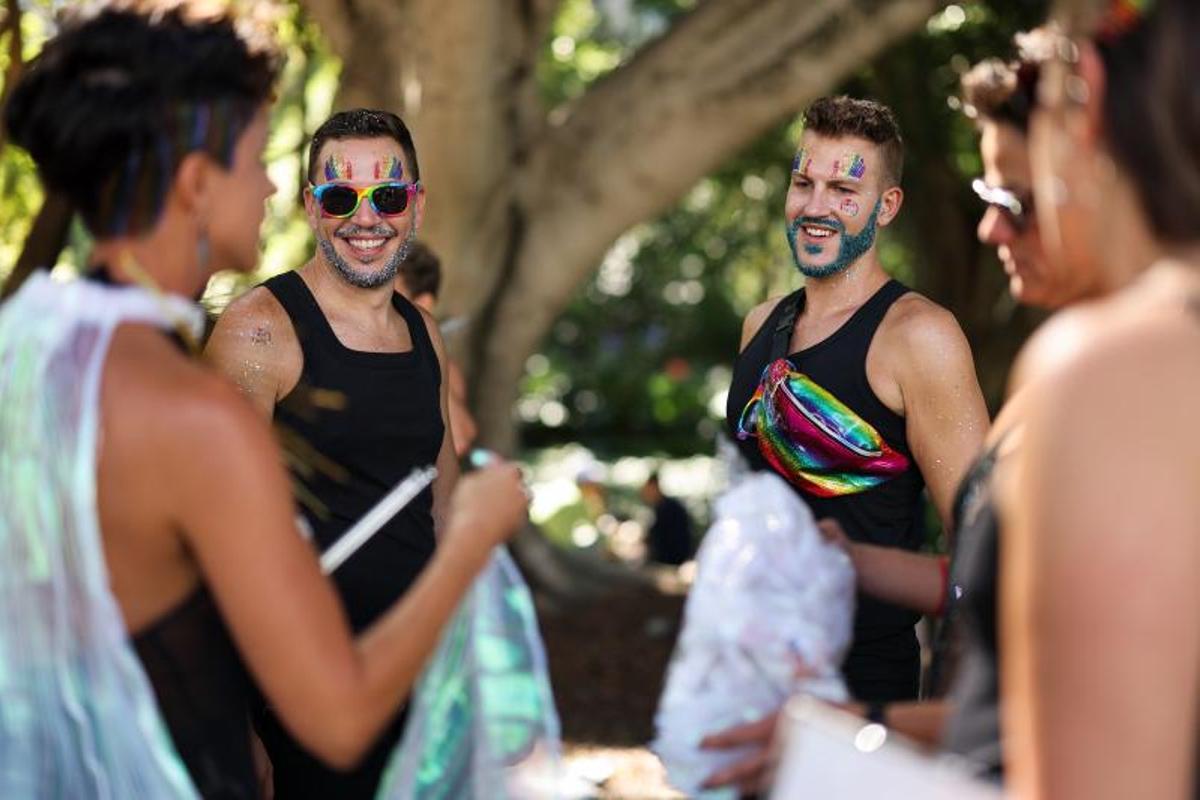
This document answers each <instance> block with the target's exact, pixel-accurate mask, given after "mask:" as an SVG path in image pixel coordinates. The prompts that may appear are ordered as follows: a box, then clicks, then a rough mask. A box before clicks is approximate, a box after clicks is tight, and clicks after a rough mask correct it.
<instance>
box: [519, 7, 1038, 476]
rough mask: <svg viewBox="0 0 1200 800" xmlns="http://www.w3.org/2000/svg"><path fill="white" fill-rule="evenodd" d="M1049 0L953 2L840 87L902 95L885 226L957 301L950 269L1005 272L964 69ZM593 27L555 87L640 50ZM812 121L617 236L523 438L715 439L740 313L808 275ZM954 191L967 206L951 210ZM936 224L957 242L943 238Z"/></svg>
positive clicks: (895, 99) (530, 385) (551, 61)
mask: <svg viewBox="0 0 1200 800" xmlns="http://www.w3.org/2000/svg"><path fill="white" fill-rule="evenodd" d="M633 7H634V10H635V11H636V12H637V14H639V15H641V14H656V13H661V14H663V15H664V16H665V17H667V18H669V17H670V16H671V15H673V14H677V13H680V12H681V11H682V10H683V4H681V3H675V2H662V3H634V5H633ZM1044 14H1045V3H1043V2H1033V1H1032V0H1030V1H1029V2H1025V1H1024V0H1014V2H1010V3H1008V4H1005V7H1004V8H1003V9H999V10H998V8H997V6H995V5H988V4H986V3H983V2H971V3H964V4H962V5H958V6H951V7H949V8H948V9H947V10H946V11H945V12H943V13H941V14H939V15H937V16H936V17H934V18H933V19H932V20H931V21H930V23H929V25H928V26H927V27H926V29H925V30H924V31H923V32H921V33H920V34H918V35H916V36H914V37H912V38H911V39H910V40H908V41H907V42H905V43H903V44H901V45H900V46H898V47H897V48H894V49H893V51H892V52H890V53H888V54H886V55H885V56H884V57H883V58H882V59H880V60H879V61H878V62H877V63H876V64H874V65H871V66H868V67H867V68H865V69H863V70H862V71H861V72H860V74H858V75H856V76H855V77H854V78H853V79H852V80H850V81H848V82H847V84H846V85H845V86H844V87H842V91H844V92H847V93H850V94H855V95H858V96H870V97H874V98H876V99H879V100H881V101H883V102H885V103H887V104H888V105H890V106H892V107H893V108H895V109H896V111H897V114H898V116H899V117H900V122H901V127H902V129H903V130H904V131H905V137H906V140H907V143H908V151H909V158H908V164H907V170H908V172H907V177H906V180H905V185H906V188H907V197H906V208H905V211H904V213H903V214H902V215H901V218H900V224H899V225H897V226H894V227H893V228H892V229H890V230H888V231H887V232H885V233H884V234H883V236H882V237H881V244H880V255H881V258H882V260H883V262H884V266H885V267H886V268H887V269H888V270H889V272H891V273H892V274H894V275H896V276H897V277H899V278H900V279H901V280H904V281H906V282H908V283H910V284H912V285H915V286H917V287H919V288H921V289H923V290H926V291H928V292H929V293H930V294H932V295H933V296H934V297H935V299H939V300H941V301H942V302H947V303H949V304H950V305H951V308H952V309H954V310H956V311H959V310H960V309H959V308H956V307H955V302H956V301H960V300H961V299H962V298H955V297H951V296H948V294H949V290H948V289H947V288H946V286H945V284H947V283H948V282H947V281H946V280H944V279H943V273H944V272H945V271H953V270H962V271H964V272H969V273H971V274H975V273H978V272H980V271H984V272H988V274H992V273H994V274H996V275H999V273H998V271H997V270H995V269H994V265H992V264H990V263H983V264H981V263H980V262H984V261H987V260H988V259H989V258H990V254H988V253H985V252H983V251H982V250H981V248H979V247H978V245H977V244H976V243H975V239H974V226H975V221H976V219H977V214H978V209H977V206H976V205H975V204H973V201H972V199H971V195H970V193H969V190H968V189H967V186H968V183H969V181H968V180H967V178H968V177H971V176H974V175H977V174H978V172H979V170H980V166H979V161H978V153H977V149H976V147H977V145H976V140H975V134H974V131H973V128H972V126H971V124H970V123H969V122H968V121H967V120H965V119H964V118H963V117H962V115H961V114H960V113H959V112H958V111H957V110H956V109H955V107H954V99H955V97H956V94H957V91H958V81H959V77H960V75H961V73H962V72H963V71H965V69H967V68H968V66H969V65H970V64H971V63H974V62H975V61H977V60H979V59H982V58H984V57H987V56H995V55H1001V56H1004V55H1009V54H1011V46H1010V41H1011V38H1012V35H1013V34H1014V33H1015V32H1016V31H1018V30H1021V29H1023V28H1028V27H1030V26H1032V25H1034V24H1036V23H1037V22H1038V21H1039V20H1040V19H1041V18H1043V16H1044ZM602 27H603V26H602V24H601V19H600V17H599V15H598V14H597V13H596V11H595V10H594V8H593V6H592V4H591V3H589V2H587V0H568V2H566V3H565V4H564V6H563V13H562V15H561V16H560V18H559V20H558V21H557V23H556V25H555V28H554V34H553V36H552V41H553V40H554V37H560V36H569V37H572V38H573V40H575V41H576V42H577V41H578V40H579V39H580V38H582V37H588V36H592V35H594V34H595V33H596V32H597V31H599V30H601V29H602ZM634 27H637V26H634ZM586 41H587V43H588V44H587V48H581V46H580V45H579V44H575V45H574V47H573V49H572V48H567V47H565V46H563V47H562V48H561V52H557V51H554V49H553V45H551V52H550V54H549V55H548V56H547V63H544V64H543V87H544V91H545V93H546V95H547V96H548V97H550V98H552V99H562V98H570V97H573V96H577V95H578V94H579V93H581V92H582V91H583V90H584V89H586V87H587V85H588V84H589V83H590V82H591V81H593V80H595V79H596V78H597V77H598V75H599V74H601V73H602V72H604V71H605V70H603V69H597V64H599V60H598V57H597V56H595V55H586V54H588V53H593V50H592V49H589V48H599V52H602V53H603V54H604V55H605V58H607V59H608V62H606V63H611V64H616V63H620V61H621V60H622V59H623V58H625V57H627V56H628V52H629V51H628V49H627V46H626V45H624V44H622V42H621V40H619V39H616V38H614V37H611V36H610V37H608V38H598V39H587V40H586ZM609 68H611V67H609ZM799 132H800V128H799V125H798V121H797V120H793V121H791V122H789V123H787V124H784V125H781V126H779V127H777V128H776V129H774V130H772V131H771V132H769V133H768V134H767V135H765V136H764V137H763V138H762V139H760V140H759V141H758V142H757V143H755V144H754V145H752V146H751V147H750V148H748V149H747V150H746V151H745V152H743V153H741V154H740V155H738V156H737V157H736V158H734V159H733V160H732V161H731V162H730V163H728V164H727V165H725V166H724V167H723V168H721V169H720V170H719V171H717V172H716V173H714V174H713V175H710V176H709V177H707V178H705V179H704V180H702V181H701V182H700V183H699V184H698V185H697V186H696V187H695V188H694V189H693V190H692V191H691V192H690V193H689V194H688V196H687V197H686V198H685V199H684V201H683V202H682V203H681V204H680V205H679V207H677V208H676V209H674V210H672V211H669V212H668V213H666V214H665V215H663V216H662V217H661V218H659V219H657V220H654V221H652V222H648V223H645V224H643V225H640V226H638V227H637V228H635V229H633V230H631V231H629V232H628V233H627V234H626V235H625V236H624V237H622V239H621V240H620V241H618V242H617V244H616V245H615V246H614V247H613V249H612V251H611V252H610V253H609V254H608V256H607V257H606V259H605V261H604V262H603V263H602V264H601V265H600V267H599V269H598V271H597V274H596V277H595V279H594V280H592V281H590V282H589V283H588V284H587V285H586V286H585V287H584V288H583V289H582V290H581V291H580V292H579V294H578V296H577V297H576V298H575V300H574V301H573V302H572V304H571V306H570V307H569V309H568V310H567V312H566V313H565V314H564V315H563V317H562V319H560V320H559V322H558V323H557V324H556V325H555V326H554V328H553V330H552V332H551V334H550V336H549V337H548V338H547V340H546V341H545V343H544V345H543V347H542V349H541V352H540V353H538V354H536V355H535V356H533V357H532V358H530V359H529V363H528V364H527V374H526V377H525V380H524V383H523V399H522V400H521V402H520V404H519V407H518V409H517V410H518V414H519V415H520V418H521V420H522V421H523V422H524V423H525V424H524V429H523V438H524V442H525V443H526V445H529V446H535V447H536V446H545V445H550V444H555V443H560V442H567V441H577V442H581V443H583V444H585V445H587V446H589V447H591V448H593V449H595V450H596V451H597V452H599V453H607V454H610V455H611V454H617V453H646V452H665V453H669V454H674V455H679V454H685V453H695V452H698V451H702V450H707V449H710V448H711V446H712V440H713V438H714V436H715V435H716V434H717V433H718V431H719V430H720V429H721V428H722V427H723V417H724V395H725V391H726V389H727V386H728V381H729V368H730V365H731V364H732V362H733V359H734V356H735V354H736V351H737V343H738V341H739V339H740V331H741V320H742V318H743V316H744V315H745V313H746V312H747V311H748V310H749V309H750V308H752V307H753V306H754V305H755V304H757V303H759V302H761V301H763V300H766V299H767V298H768V297H771V296H775V295H779V294H782V293H785V292H787V291H790V290H791V289H792V288H794V287H795V286H798V285H799V283H800V280H799V276H798V275H797V273H796V272H795V270H794V268H793V267H792V265H791V257H790V255H789V254H788V252H787V245H786V240H785V237H784V223H783V213H782V211H783V202H784V196H785V194H786V191H787V182H788V166H789V164H790V161H791V158H792V155H793V152H794V147H795V141H796V139H797V138H798V135H799ZM935 178H936V180H935ZM947 206H952V207H954V208H956V209H957V212H956V213H957V216H955V217H953V218H950V217H949V216H948V215H946V214H944V213H943V212H944V210H945V208H946V207H947ZM964 209H965V211H964ZM938 225H942V226H943V227H942V228H941V229H939V228H938V227H937V226H938ZM931 239H939V240H941V239H944V240H946V242H949V243H953V244H954V245H955V247H957V250H956V249H953V248H950V247H947V246H942V245H941V244H940V243H939V244H938V245H937V246H931ZM960 250H963V251H965V252H962V253H960V252H959V251H960ZM949 283H952V282H949ZM985 311H986V309H985ZM991 318H992V317H991V316H988V319H989V320H990V319H991ZM968 330H969V331H970V326H968Z"/></svg>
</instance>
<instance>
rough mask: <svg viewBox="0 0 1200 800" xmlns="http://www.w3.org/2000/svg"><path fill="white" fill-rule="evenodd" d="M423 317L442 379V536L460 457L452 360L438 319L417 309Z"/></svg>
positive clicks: (436, 522)
mask: <svg viewBox="0 0 1200 800" xmlns="http://www.w3.org/2000/svg"><path fill="white" fill-rule="evenodd" d="M417 310H418V311H420V312H421V318H422V319H423V320H424V321H425V330H427V331H428V332H429V341H431V342H432V343H433V349H434V352H435V353H437V359H438V367H439V368H440V370H441V375H442V380H441V386H440V388H439V395H440V398H441V399H440V403H441V407H442V422H443V424H444V426H445V430H444V432H443V433H442V446H441V449H439V450H438V457H437V470H438V476H437V478H436V479H435V480H434V481H433V529H434V531H435V532H436V533H437V535H438V537H439V538H440V537H441V534H442V530H443V529H444V527H445V522H446V509H447V507H448V504H449V501H450V493H451V492H452V491H454V484H456V483H457V482H458V474H459V467H458V456H457V455H456V454H455V452H454V434H453V430H452V427H453V426H452V425H451V424H450V380H449V374H450V371H449V359H448V358H447V357H446V345H445V343H444V342H443V341H442V334H441V331H440V330H438V325H437V320H435V319H434V318H433V315H432V314H430V313H429V312H428V311H426V310H424V309H422V308H418V309H417Z"/></svg>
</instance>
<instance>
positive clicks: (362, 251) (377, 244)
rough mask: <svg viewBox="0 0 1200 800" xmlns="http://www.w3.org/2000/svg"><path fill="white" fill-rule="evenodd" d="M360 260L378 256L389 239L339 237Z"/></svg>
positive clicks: (379, 237)
mask: <svg viewBox="0 0 1200 800" xmlns="http://www.w3.org/2000/svg"><path fill="white" fill-rule="evenodd" d="M339 238H341V240H342V241H343V242H345V243H346V245H347V246H348V247H349V248H350V249H351V250H352V251H353V252H354V254H355V255H356V256H358V257H360V258H371V257H372V256H376V255H379V253H380V252H381V251H382V250H383V248H384V245H386V244H387V243H388V239H389V238H390V237H387V236H371V237H359V236H343V237H339Z"/></svg>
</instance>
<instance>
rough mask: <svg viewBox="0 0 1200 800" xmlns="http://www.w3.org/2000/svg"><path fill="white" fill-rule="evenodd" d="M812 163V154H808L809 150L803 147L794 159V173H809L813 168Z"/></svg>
mask: <svg viewBox="0 0 1200 800" xmlns="http://www.w3.org/2000/svg"><path fill="white" fill-rule="evenodd" d="M812 163H813V160H812V156H810V155H809V154H808V151H807V150H805V149H804V148H803V147H801V148H800V150H799V151H798V152H797V153H796V156H795V158H793V159H792V173H793V174H797V173H807V172H808V171H809V170H811V169H812Z"/></svg>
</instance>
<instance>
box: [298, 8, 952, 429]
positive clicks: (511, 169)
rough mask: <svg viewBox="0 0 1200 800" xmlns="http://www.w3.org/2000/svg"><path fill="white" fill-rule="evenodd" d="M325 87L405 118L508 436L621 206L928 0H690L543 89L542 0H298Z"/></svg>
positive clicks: (471, 371)
mask: <svg viewBox="0 0 1200 800" xmlns="http://www.w3.org/2000/svg"><path fill="white" fill-rule="evenodd" d="M305 3H306V6H307V8H308V10H309V12H310V13H311V14H312V16H313V18H314V19H316V20H317V21H318V22H319V23H320V24H321V25H322V27H323V28H324V30H325V33H326V35H327V36H328V38H329V41H330V43H331V45H332V47H333V48H334V50H335V52H337V53H338V54H339V56H340V57H341V58H342V59H343V62H344V71H343V78H342V86H341V93H340V96H339V100H338V105H339V106H340V107H350V106H353V105H374V106H382V107H386V108H391V109H394V110H396V111H397V112H398V113H400V114H401V115H402V116H403V117H404V119H405V120H406V122H408V123H409V124H410V126H411V127H412V128H413V132H414V137H415V139H416V141H417V147H418V152H419V160H420V164H421V178H422V182H423V183H424V184H425V186H426V187H427V192H428V208H427V214H426V220H427V221H426V224H425V228H424V230H423V231H422V237H423V238H425V239H426V240H427V241H428V242H429V243H430V244H431V245H432V246H433V247H434V249H435V250H436V251H437V252H438V253H439V254H440V255H441V257H442V261H443V264H444V265H445V266H446V267H447V280H446V288H445V292H444V295H445V296H444V298H443V305H444V307H445V308H446V309H447V310H449V311H450V312H451V313H453V314H465V315H467V316H468V317H469V320H470V324H469V326H468V328H467V333H466V335H465V336H463V337H461V340H459V341H454V342H451V347H452V349H453V350H454V352H455V353H456V354H457V355H458V357H459V358H461V359H463V360H464V362H465V364H464V365H465V366H466V372H467V374H468V375H470V376H472V380H471V389H472V397H473V401H474V402H473V405H474V406H475V409H476V412H477V414H478V419H479V422H480V428H481V439H482V441H483V442H484V443H486V444H489V445H491V446H494V447H497V448H498V449H501V450H504V451H509V450H511V449H512V447H513V446H514V445H515V429H514V423H513V419H512V414H511V407H512V403H513V401H514V400H515V399H516V397H517V391H518V384H519V381H520V379H521V376H522V374H523V370H524V364H525V361H526V359H527V358H528V356H529V355H530V354H531V353H532V352H534V350H535V349H536V348H537V346H538V344H539V343H540V341H541V339H542V337H543V336H544V335H545V334H546V332H547V330H548V329H549V327H550V325H551V324H552V322H553V321H554V319H555V318H556V317H557V316H558V314H559V313H560V312H561V311H562V309H563V308H564V307H565V306H566V304H567V303H568V302H569V300H570V298H571V296H572V295H573V293H574V292H575V291H576V290H577V289H578V288H579V286H580V285H581V284H582V283H583V282H584V281H586V280H587V278H588V277H589V276H590V275H591V274H592V272H593V271H594V270H595V268H596V267H597V266H598V265H599V263H600V261H601V259H602V258H603V255H604V253H605V251H606V250H607V248H608V247H609V246H610V245H611V244H612V242H613V241H615V240H616V238H617V237H618V236H620V235H621V233H623V232H624V231H625V230H627V229H628V228H629V227H630V226H632V225H634V224H636V223H638V222H640V221H643V220H646V219H650V218H652V217H654V216H655V215H657V214H660V213H662V212H663V211H664V210H666V209H668V208H669V207H670V206H671V205H672V204H674V203H676V202H678V200H679V199H680V198H681V197H682V196H683V195H684V194H685V193H686V192H687V191H688V189H690V188H691V187H692V186H693V185H694V184H695V183H696V182H697V181H698V180H699V179H701V178H702V177H703V176H704V175H706V174H707V173H709V172H710V171H711V170H713V169H714V168H716V167H717V166H718V165H720V164H721V163H722V162H723V161H724V160H726V159H728V158H729V157H730V156H732V155H734V154H735V153H736V152H737V151H738V150H739V149H741V148H743V147H745V146H746V145H748V144H749V143H750V142H752V141H754V139H755V138H757V137H758V136H760V135H761V134H762V133H764V132H765V131H766V130H768V129H769V128H770V127H771V126H772V125H774V124H776V123H778V122H779V120H781V119H783V118H784V117H786V116H788V115H790V114H794V113H796V112H797V111H798V110H799V109H800V108H801V107H803V106H804V105H805V104H806V103H807V102H809V101H811V100H812V99H814V98H816V97H819V96H820V95H822V94H824V93H826V92H828V91H830V90H831V89H832V88H833V87H835V86H836V85H837V84H838V83H839V82H841V81H842V80H843V79H844V78H845V77H846V76H847V75H849V74H850V73H851V72H852V71H853V70H855V69H857V68H858V67H860V66H862V65H863V64H865V63H867V62H869V61H870V60H872V59H873V58H874V57H875V56H877V55H878V54H879V53H880V52H881V51H882V50H883V49H884V48H886V47H887V46H888V45H890V44H892V43H893V42H895V41H896V40H898V39H899V38H901V37H903V36H905V35H906V34H908V33H910V32H912V31H913V30H915V29H916V28H917V27H918V26H920V25H921V24H923V23H924V22H925V20H927V19H928V18H929V16H930V14H931V13H933V11H935V10H936V9H937V8H939V7H941V6H944V5H945V4H946V3H945V2H944V0H808V2H804V3H796V2H794V0H706V1H705V2H701V3H699V4H698V5H697V7H696V8H695V9H694V10H693V11H691V12H689V13H688V14H686V15H685V16H684V17H682V18H681V19H680V20H679V21H678V22H677V23H675V24H674V26H673V27H672V28H671V29H670V30H669V31H667V32H666V33H665V34H664V35H663V36H661V37H659V38H658V39H657V40H655V41H653V42H651V43H650V44H649V45H647V46H645V47H644V48H642V49H641V50H640V51H639V52H637V53H636V54H635V55H634V56H633V57H632V58H630V59H629V60H628V61H627V62H626V63H625V64H623V65H622V66H620V67H618V68H617V69H616V70H614V71H613V72H612V73H610V74H609V75H607V76H606V77H604V78H603V79H601V80H599V81H597V82H596V83H595V84H594V85H593V86H592V87H590V88H589V89H588V91H587V92H586V93H585V94H584V95H583V96H582V97H580V98H578V99H577V100H575V101H574V102H572V103H569V104H567V105H566V106H564V107H561V108H555V109H550V110H547V109H545V108H543V107H542V105H541V102H540V99H539V93H538V87H537V82H536V75H535V67H536V63H537V58H538V54H539V52H540V49H541V47H542V46H543V43H544V40H545V38H546V34H547V31H548V29H549V25H550V22H551V20H552V18H553V14H554V11H555V8H556V5H557V3H556V2H554V0H305Z"/></svg>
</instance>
